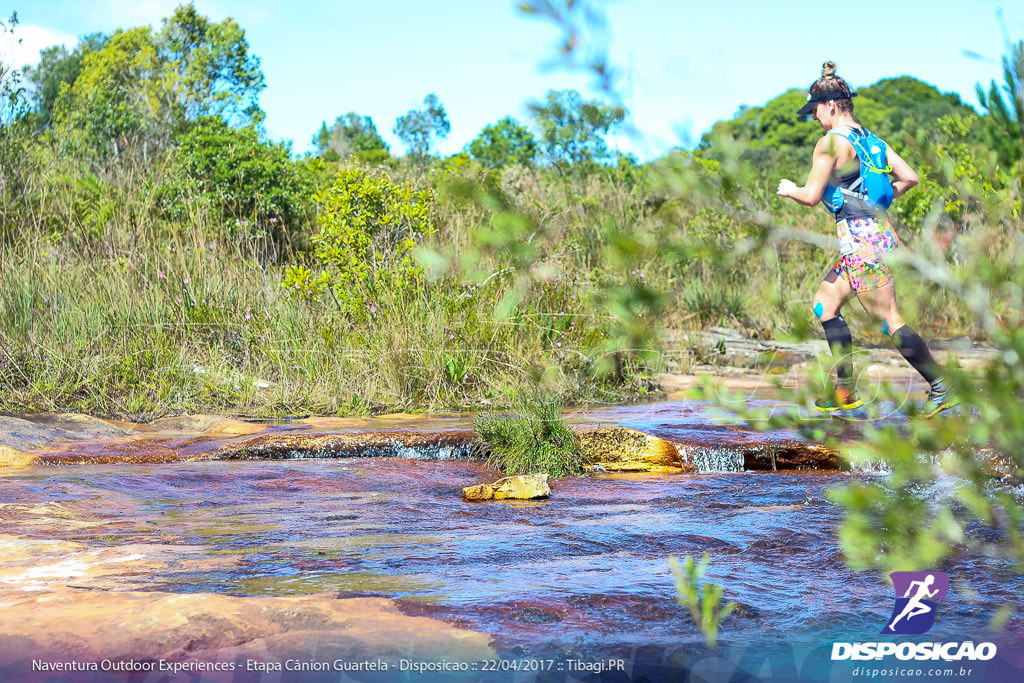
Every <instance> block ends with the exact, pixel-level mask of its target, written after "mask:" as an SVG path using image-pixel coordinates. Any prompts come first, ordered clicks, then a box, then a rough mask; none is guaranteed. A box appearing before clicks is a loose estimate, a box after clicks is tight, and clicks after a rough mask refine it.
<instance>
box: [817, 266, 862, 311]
mask: <svg viewBox="0 0 1024 683" xmlns="http://www.w3.org/2000/svg"><path fill="white" fill-rule="evenodd" d="M851 294H853V288H851V287H850V283H849V282H847V281H846V280H844V279H843V278H842V277H839V276H838V275H836V274H835V273H834V272H829V274H828V275H827V276H826V277H825V279H824V280H822V282H821V286H820V287H818V291H817V293H815V295H814V306H815V311H814V312H815V313H816V314H817V315H818V319H819V320H821V321H822V322H824V321H826V320H831V319H832V318H834V317H836V316H837V315H839V310H840V309H841V308H842V307H843V304H845V303H846V301H847V300H848V299H849V298H850V295H851ZM819 303H820V304H821V313H818V311H817V305H818V304H819Z"/></svg>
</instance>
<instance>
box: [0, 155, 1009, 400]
mask: <svg viewBox="0 0 1024 683" xmlns="http://www.w3.org/2000/svg"><path fill="white" fill-rule="evenodd" d="M19 159H20V161H19V164H20V167H19V168H18V169H15V171H16V172H17V177H18V183H17V185H18V186H19V187H20V188H21V189H22V190H23V192H22V193H21V194H17V195H16V194H14V193H13V191H12V190H11V188H12V187H13V185H14V184H12V183H8V184H6V185H5V186H4V199H5V205H4V208H3V214H2V224H0V228H2V234H0V259H2V262H3V263H4V268H3V270H2V271H0V397H2V398H0V410H5V411H16V412H17V411H36V410H46V411H65V410H66V411H86V412H91V413H97V414H105V415H119V416H133V417H151V416H156V415H161V414H166V413H178V412H185V411H188V412H198V411H224V412H232V413H236V414H241V415H252V416H271V415H280V414H307V413H316V414H333V413H348V412H354V411H355V412H358V411H390V410H419V409H475V408H477V407H479V406H481V405H485V404H500V405H511V404H512V403H513V402H514V400H515V398H516V397H517V396H518V395H519V394H521V393H523V392H532V391H534V390H535V387H536V385H537V382H538V378H539V377H541V376H542V375H543V376H544V377H545V382H546V383H547V385H548V387H547V389H548V390H549V391H551V392H552V394H553V395H554V396H556V397H557V398H559V399H561V400H563V401H567V402H581V401H604V402H617V401H622V400H628V399H632V398H636V397H638V396H641V395H644V394H647V393H650V391H651V390H652V388H653V386H654V377H653V372H654V370H655V369H656V368H654V367H653V366H651V365H650V364H648V362H647V361H646V360H644V359H645V356H644V355H643V354H644V353H646V351H645V349H650V348H657V345H658V343H659V342H658V339H659V338H660V336H661V333H662V332H663V331H664V330H665V329H669V328H670V329H676V330H680V331H687V330H692V329H696V328H700V327H706V326H711V325H725V326H730V327H736V328H739V329H740V330H741V331H744V330H745V331H757V332H758V333H759V334H761V335H763V334H765V333H766V332H767V333H768V334H771V335H776V334H779V333H780V332H782V331H785V330H788V329H792V322H791V316H790V313H789V311H790V310H791V309H792V308H794V307H800V306H802V307H805V308H809V306H808V304H809V299H810V296H811V295H812V293H813V291H814V289H815V288H816V286H817V282H818V281H819V280H820V278H821V277H822V275H823V274H824V273H825V272H826V271H827V269H828V268H829V267H830V266H831V265H832V263H831V259H832V254H831V253H830V252H829V253H826V252H825V250H822V249H821V248H819V247H814V246H812V245H808V244H802V243H798V242H786V243H784V244H779V245H778V246H777V247H775V249H774V252H773V253H774V257H773V258H772V259H754V258H750V257H749V256H748V255H745V254H744V252H743V251H742V249H741V248H740V247H741V246H742V244H743V242H744V240H746V239H748V238H749V237H750V236H751V235H752V234H754V233H755V232H756V226H752V224H751V223H750V222H748V215H749V213H750V211H749V210H747V209H744V208H743V207H740V208H739V209H737V210H735V211H728V210H725V211H723V210H715V211H713V210H711V209H709V208H708V207H707V206H706V204H705V203H702V201H701V200H700V199H699V197H695V199H694V201H693V202H692V203H688V202H683V201H679V200H673V201H671V202H667V203H663V204H660V205H659V204H657V203H656V202H655V203H652V202H651V201H650V199H651V197H652V196H655V197H656V196H657V189H656V188H651V187H647V186H646V185H645V183H646V180H645V179H644V178H645V176H644V173H643V172H642V169H641V170H640V171H635V170H634V171H633V172H632V174H631V175H623V174H622V173H621V172H620V171H619V170H617V169H612V168H608V169H599V171H598V172H596V173H594V174H592V175H591V176H589V177H586V178H585V179H583V180H580V179H575V180H573V182H572V183H571V184H567V183H566V182H565V181H564V180H563V179H560V178H558V177H557V176H556V175H554V174H552V173H550V172H547V171H545V170H543V169H522V168H513V169H509V170H507V171H506V172H505V173H504V174H503V175H501V177H500V178H496V179H495V178H491V179H489V180H488V179H485V180H486V183H490V185H492V186H494V187H495V188H496V189H495V192H496V193H498V195H499V197H500V201H501V202H503V203H504V204H503V206H504V209H503V210H504V215H505V216H508V215H514V216H521V217H522V220H525V221H527V223H528V224H529V225H532V226H533V227H531V228H530V229H529V231H528V232H526V233H524V234H523V235H522V236H521V238H520V237H517V238H515V239H513V240H509V239H507V237H506V238H503V237H501V234H502V230H503V228H502V225H503V224H502V223H501V220H503V219H502V215H503V214H502V213H501V211H497V210H496V209H495V208H494V206H493V205H488V203H487V201H481V200H480V199H479V197H477V198H474V197H471V196H467V195H466V194H465V193H462V194H460V193H458V192H448V191H446V189H445V188H447V187H448V185H447V183H448V182H449V181H452V180H465V179H467V178H468V179H469V180H471V181H474V182H477V183H480V182H482V181H481V177H480V173H481V172H480V171H478V170H476V169H474V168H472V167H471V168H469V170H468V171H467V170H466V169H459V168H454V167H451V166H449V165H447V164H445V163H440V164H437V165H435V166H434V167H433V168H432V169H429V170H428V171H427V172H426V173H425V174H424V173H422V172H418V171H413V170H412V169H406V168H404V167H401V166H399V167H398V168H397V169H393V170H391V171H390V172H391V173H393V174H395V175H398V176H403V175H404V176H406V177H407V178H411V179H412V180H413V181H414V182H416V183H419V184H421V185H432V186H435V187H438V188H441V194H440V199H439V200H438V204H437V207H436V209H437V210H436V219H435V220H436V222H437V225H436V227H437V231H436V233H435V234H434V235H433V236H432V237H431V238H430V239H431V241H430V242H429V243H427V244H425V245H424V246H425V247H427V248H429V249H433V250H435V251H436V252H437V253H442V254H443V255H444V256H445V257H446V258H447V259H448V266H447V267H446V268H442V269H441V270H440V272H439V273H437V274H435V276H434V277H433V278H432V279H425V280H424V281H423V282H422V283H421V284H420V285H418V286H417V287H413V288H402V289H401V291H398V290H387V289H384V290H377V291H374V292H373V297H374V298H373V304H374V305H373V309H374V310H372V311H370V310H367V311H365V312H364V314H363V315H359V316H353V315H348V314H343V313H342V311H341V310H340V309H339V307H338V305H337V302H336V301H335V300H333V298H332V295H331V294H330V292H327V293H325V294H323V295H321V296H313V297H310V296H303V295H302V294H301V293H296V292H293V291H289V290H288V289H286V288H284V287H282V286H281V282H282V280H283V277H284V275H283V270H284V267H285V266H287V265H289V264H293V263H309V257H308V255H307V254H306V253H305V252H300V251H296V250H295V249H294V248H293V247H292V244H305V243H308V238H309V235H310V234H311V233H312V231H313V230H314V229H315V228H314V226H313V225H312V223H310V224H308V225H292V226H288V229H287V231H285V232H284V233H283V234H284V235H285V237H286V239H284V240H282V239H279V238H278V237H276V236H275V235H277V234H278V233H280V232H281V231H280V230H278V229H277V228H273V227H272V226H270V225H268V224H261V222H260V221H256V220H250V221H245V220H239V219H238V218H235V219H232V220H228V219H225V218H224V217H223V216H221V215H219V214H218V213H217V212H215V211H214V210H212V209H211V208H210V204H209V202H206V201H204V199H203V197H202V196H196V197H193V198H186V199H185V200H184V201H183V202H181V203H180V204H179V205H178V206H177V207H176V210H175V212H174V213H173V216H174V217H173V218H170V217H169V216H170V215H172V214H170V213H168V212H167V211H166V210H164V209H163V208H162V207H161V206H160V205H159V202H158V201H157V199H156V198H155V197H156V195H157V194H158V193H156V192H154V191H153V188H154V187H157V186H158V185H159V184H160V182H161V179H162V177H163V174H166V173H170V172H171V171H170V170H168V169H169V166H168V165H166V164H164V163H162V162H160V161H156V162H154V161H152V160H150V161H148V162H147V163H145V164H143V163H142V162H141V161H139V160H134V159H133V158H132V157H131V156H130V155H126V157H125V159H123V160H122V162H121V163H120V165H119V166H117V167H114V168H106V169H101V168H94V167H92V166H90V165H89V163H88V162H86V161H81V160H76V159H73V158H63V157H61V155H60V150H59V149H58V148H56V147H47V146H46V144H44V143H40V144H39V145H37V146H36V147H33V148H32V149H31V150H30V152H29V153H26V154H25V155H24V156H23V157H19ZM328 176H329V174H328ZM328 179H329V177H328ZM486 183H485V184H486ZM492 204H493V202H492ZM779 221H780V222H786V221H789V222H790V223H791V224H793V225H796V226H797V227H798V228H806V229H808V230H816V231H819V232H821V231H823V230H825V231H827V229H828V228H827V217H825V216H824V215H822V216H813V215H812V216H808V215H807V213H796V212H793V210H792V209H789V208H783V209H780V210H779ZM822 226H824V227H822ZM289 235H290V236H291V237H290V238H288V237H289ZM488 235H491V237H488ZM495 236H496V237H495ZM912 237H913V236H911V238H912ZM495 239H498V240H499V242H500V240H501V239H505V240H506V241H505V242H500V243H496V242H495V241H494V240H495ZM972 239H973V240H974V241H973V242H970V244H977V245H978V248H977V249H976V250H974V249H972V250H967V251H965V253H963V254H962V256H961V259H962V260H961V263H960V265H959V266H958V267H959V268H964V269H967V268H971V267H972V265H973V262H974V261H975V260H977V259H984V258H987V257H988V254H989V253H990V252H991V251H992V250H993V249H996V248H998V247H997V245H998V244H1000V243H1001V242H999V239H998V236H996V237H992V238H990V237H989V236H987V235H986V234H982V231H981V229H979V230H978V232H977V234H975V235H972ZM489 240H490V241H489ZM1004 241H1005V240H1004ZM701 243H705V244H709V245H711V244H713V245H714V247H715V248H714V249H707V250H702V249H701V248H700V247H699V246H698V247H694V246H693V245H694V244H697V245H700V244H701ZM723 254H724V256H723ZM467 264H468V265H467ZM900 296H901V299H900V301H901V305H902V306H903V307H904V310H906V311H909V312H910V314H911V315H912V316H913V318H915V319H916V321H918V322H915V326H916V327H918V329H923V330H925V331H926V332H927V333H930V334H943V333H947V334H949V333H956V334H961V333H966V334H971V335H976V334H979V330H978V329H976V326H975V324H974V321H973V320H972V318H971V317H970V316H969V315H968V314H967V313H966V311H965V309H964V308H963V307H962V306H959V305H956V304H953V303H951V300H950V299H949V298H948V297H946V296H944V295H943V294H941V293H940V292H937V291H935V290H923V289H919V290H914V289H908V288H904V289H901V292H900ZM652 301H657V302H660V303H659V306H660V309H659V310H660V312H657V313H656V314H652V313H651V312H650V310H651V309H650V307H649V306H648V304H649V303H650V302H652ZM637 311H640V313H637ZM643 311H648V312H647V313H644V312H643ZM636 315H646V316H647V317H646V318H644V319H643V320H640V323H641V324H640V325H637V322H638V321H637V320H636V319H633V318H631V316H636ZM807 315H808V318H809V317H810V314H809V313H808V314H807ZM908 317H910V316H909V315H908ZM627 322H628V323H629V324H628V325H627V324H626V323H627ZM640 328H643V329H644V330H646V336H635V337H628V338H627V337H625V336H624V335H625V334H627V333H629V334H632V333H633V331H635V330H636V329H640ZM686 369H687V368H686V367H685V364H684V366H682V367H679V368H678V370H677V371H685V370H686ZM545 372H546V373H547V374H546V375H545Z"/></svg>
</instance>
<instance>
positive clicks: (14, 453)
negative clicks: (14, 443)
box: [0, 446, 39, 467]
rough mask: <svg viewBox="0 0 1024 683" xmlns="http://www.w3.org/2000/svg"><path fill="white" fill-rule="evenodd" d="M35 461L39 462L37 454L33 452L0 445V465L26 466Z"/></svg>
mask: <svg viewBox="0 0 1024 683" xmlns="http://www.w3.org/2000/svg"><path fill="white" fill-rule="evenodd" d="M37 462H39V456H38V455H35V454H34V453H26V452H25V451H19V450H18V449H17V448H11V447H9V446H0V467H26V466H28V465H34V464H36V463H37Z"/></svg>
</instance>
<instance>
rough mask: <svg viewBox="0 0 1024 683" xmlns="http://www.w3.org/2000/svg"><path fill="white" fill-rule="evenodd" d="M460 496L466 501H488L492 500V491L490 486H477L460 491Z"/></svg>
mask: <svg viewBox="0 0 1024 683" xmlns="http://www.w3.org/2000/svg"><path fill="white" fill-rule="evenodd" d="M462 495H463V496H465V497H466V499H467V500H490V499H491V498H494V489H493V488H492V487H491V485H490V484H477V485H476V486H467V487H466V488H464V489H462Z"/></svg>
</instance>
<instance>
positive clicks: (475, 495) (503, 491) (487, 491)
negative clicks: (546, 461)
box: [462, 474, 551, 500]
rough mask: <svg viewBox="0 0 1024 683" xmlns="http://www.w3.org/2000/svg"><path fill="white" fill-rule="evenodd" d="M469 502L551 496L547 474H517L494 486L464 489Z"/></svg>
mask: <svg viewBox="0 0 1024 683" xmlns="http://www.w3.org/2000/svg"><path fill="white" fill-rule="evenodd" d="M462 495H463V496H465V497H466V499H467V500H491V499H492V498H494V499H495V500H503V499H506V498H510V499H516V500H530V499H532V498H547V497H548V496H550V495H551V488H550V487H549V486H548V475H546V474H517V475H515V476H512V477H505V478H503V479H499V480H498V481H496V482H494V483H493V484H477V485H476V486H467V487H466V488H464V489H462Z"/></svg>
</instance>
